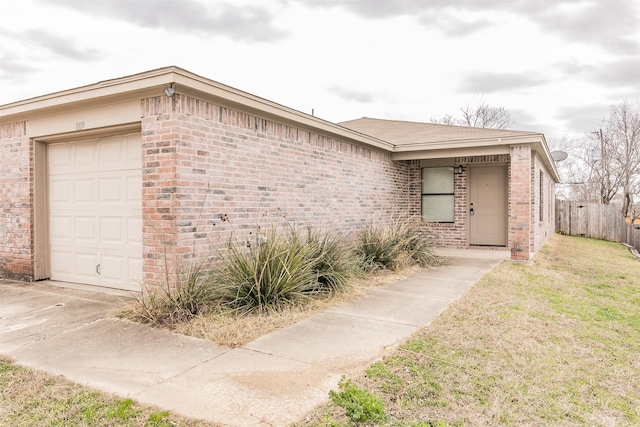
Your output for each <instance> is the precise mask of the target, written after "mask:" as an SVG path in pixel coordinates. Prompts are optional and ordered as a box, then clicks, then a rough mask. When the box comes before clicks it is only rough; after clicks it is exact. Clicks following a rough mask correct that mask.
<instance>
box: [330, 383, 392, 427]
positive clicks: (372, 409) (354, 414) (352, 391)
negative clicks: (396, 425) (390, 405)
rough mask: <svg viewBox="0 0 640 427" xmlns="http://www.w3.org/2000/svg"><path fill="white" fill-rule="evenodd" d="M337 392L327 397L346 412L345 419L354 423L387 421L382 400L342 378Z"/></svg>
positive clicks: (332, 392)
mask: <svg viewBox="0 0 640 427" xmlns="http://www.w3.org/2000/svg"><path fill="white" fill-rule="evenodd" d="M338 386H339V388H340V391H339V392H335V391H333V390H332V391H331V392H329V396H330V397H331V400H332V401H333V403H334V404H336V405H338V406H341V407H342V408H344V410H345V411H346V415H347V417H348V418H349V419H350V420H351V421H353V422H355V423H364V422H367V423H371V422H376V423H382V422H385V421H386V420H387V419H388V415H387V413H386V410H385V404H384V400H382V398H380V397H378V396H375V395H374V394H373V393H371V392H370V391H367V390H363V389H361V388H359V387H358V386H356V385H355V384H353V383H352V382H351V380H346V381H345V379H344V378H343V379H342V380H341V381H340V383H339V385H338Z"/></svg>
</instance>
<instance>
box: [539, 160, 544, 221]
mask: <svg viewBox="0 0 640 427" xmlns="http://www.w3.org/2000/svg"><path fill="white" fill-rule="evenodd" d="M542 221H544V173H542V171H540V222H542Z"/></svg>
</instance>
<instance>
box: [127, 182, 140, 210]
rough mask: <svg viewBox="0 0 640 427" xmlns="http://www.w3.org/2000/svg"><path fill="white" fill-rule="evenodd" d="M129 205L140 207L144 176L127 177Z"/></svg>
mask: <svg viewBox="0 0 640 427" xmlns="http://www.w3.org/2000/svg"><path fill="white" fill-rule="evenodd" d="M125 188H126V191H127V195H126V198H127V203H131V204H133V205H134V206H138V205H139V204H140V203H141V202H142V174H140V175H133V176H127V177H125Z"/></svg>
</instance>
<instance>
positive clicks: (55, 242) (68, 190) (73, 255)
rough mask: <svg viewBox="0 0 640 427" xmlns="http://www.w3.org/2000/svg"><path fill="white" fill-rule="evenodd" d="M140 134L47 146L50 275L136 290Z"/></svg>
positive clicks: (139, 240) (139, 233) (139, 235)
mask: <svg viewBox="0 0 640 427" xmlns="http://www.w3.org/2000/svg"><path fill="white" fill-rule="evenodd" d="M141 155H142V149H141V139H140V134H132V135H125V136H116V137H109V138H101V139H97V140H91V141H82V142H74V143H59V144H51V145H49V146H48V186H49V242H50V251H49V254H50V262H51V279H52V280H60V281H66V282H76V283H86V284H90V285H99V286H107V287H112V288H118V289H129V290H139V289H140V283H141V279H142V197H141V195H142V170H141Z"/></svg>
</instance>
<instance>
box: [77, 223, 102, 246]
mask: <svg viewBox="0 0 640 427" xmlns="http://www.w3.org/2000/svg"><path fill="white" fill-rule="evenodd" d="M73 228H74V230H75V236H74V237H75V240H76V241H78V242H83V243H84V244H91V245H92V246H94V247H97V245H98V234H97V233H96V218H95V217H93V216H76V217H75V220H74V227H73Z"/></svg>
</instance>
